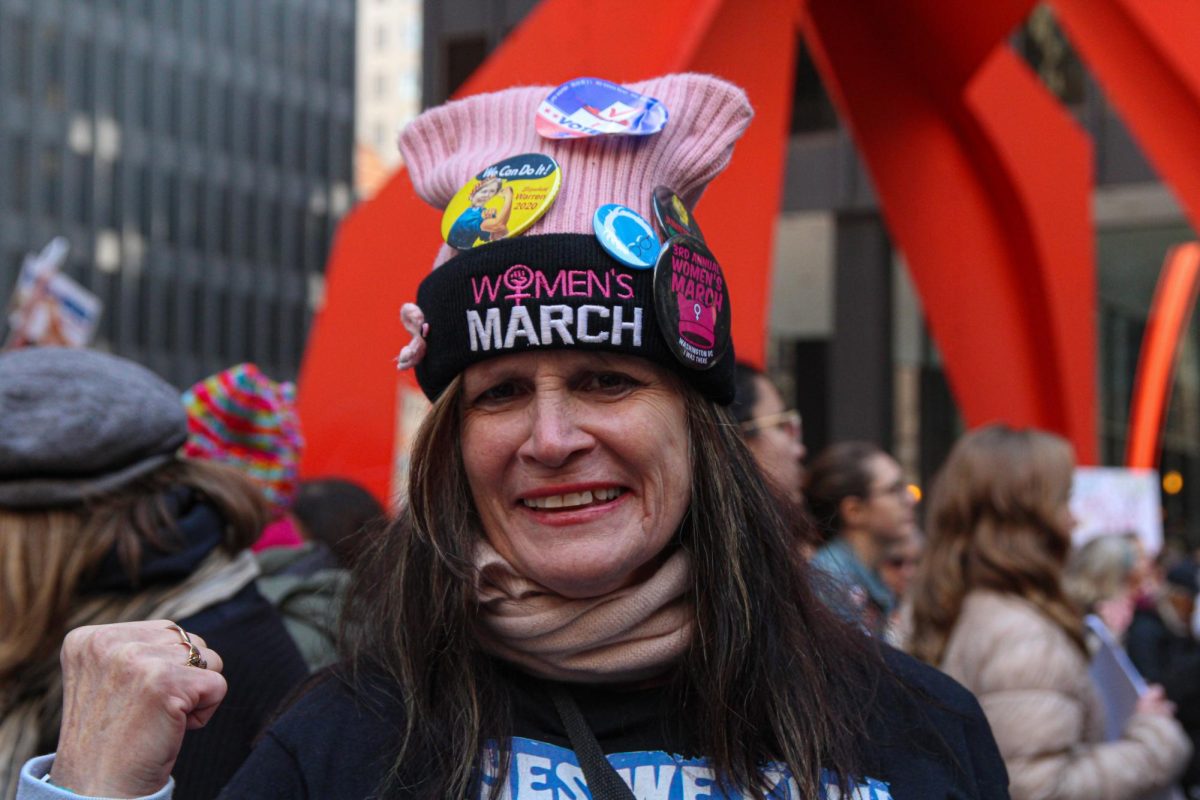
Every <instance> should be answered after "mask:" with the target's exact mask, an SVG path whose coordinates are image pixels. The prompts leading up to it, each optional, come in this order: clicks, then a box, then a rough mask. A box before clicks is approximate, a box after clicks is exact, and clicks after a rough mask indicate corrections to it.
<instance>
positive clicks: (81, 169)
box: [70, 153, 95, 227]
mask: <svg viewBox="0 0 1200 800" xmlns="http://www.w3.org/2000/svg"><path fill="white" fill-rule="evenodd" d="M70 159H71V170H72V172H74V174H75V205H74V207H73V208H72V209H71V216H72V217H73V218H74V220H75V221H76V222H78V223H79V224H80V225H82V226H84V227H91V224H92V217H93V214H94V211H95V202H94V193H95V183H94V181H93V180H92V159H91V158H90V157H88V156H86V155H80V154H78V153H73V154H71V156H70Z"/></svg>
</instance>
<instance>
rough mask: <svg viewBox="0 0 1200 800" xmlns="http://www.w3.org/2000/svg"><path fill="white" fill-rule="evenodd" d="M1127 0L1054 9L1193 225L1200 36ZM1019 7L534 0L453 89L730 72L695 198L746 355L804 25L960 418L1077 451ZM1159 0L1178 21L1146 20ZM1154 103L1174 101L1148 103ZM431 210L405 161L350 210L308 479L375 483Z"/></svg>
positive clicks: (756, 327)
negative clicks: (737, 138)
mask: <svg viewBox="0 0 1200 800" xmlns="http://www.w3.org/2000/svg"><path fill="white" fill-rule="evenodd" d="M1139 2H1142V3H1143V5H1145V4H1144V0H1055V1H1054V2H1053V3H1052V4H1053V6H1054V8H1055V10H1056V11H1057V12H1058V13H1059V14H1060V15H1061V16H1062V18H1063V22H1064V23H1065V24H1066V27H1067V30H1068V32H1069V33H1070V34H1071V35H1072V37H1073V41H1074V42H1075V44H1076V45H1077V46H1078V47H1079V49H1080V51H1081V52H1082V53H1083V54H1084V56H1085V57H1086V58H1087V59H1088V61H1089V63H1090V64H1091V65H1092V66H1093V68H1094V69H1095V71H1096V74H1097V75H1098V76H1099V77H1100V79H1101V81H1103V82H1105V86H1106V88H1109V89H1110V92H1111V95H1112V97H1113V100H1114V102H1116V103H1117V105H1118V106H1119V107H1120V108H1121V109H1122V110H1123V111H1124V112H1125V114H1126V116H1127V119H1129V121H1130V127H1131V129H1132V130H1133V131H1134V132H1135V133H1136V134H1138V135H1139V137H1143V133H1144V129H1145V130H1149V131H1151V132H1152V133H1153V137H1154V138H1153V142H1152V143H1151V142H1149V141H1148V140H1147V139H1146V138H1142V141H1143V143H1144V144H1145V145H1146V148H1147V152H1148V153H1150V155H1151V157H1152V158H1153V159H1154V161H1155V163H1156V164H1157V165H1158V166H1159V168H1160V170H1161V171H1162V172H1163V175H1164V178H1165V179H1166V180H1167V181H1168V182H1170V183H1171V184H1172V185H1173V186H1174V188H1175V189H1176V191H1177V192H1179V193H1180V195H1181V197H1182V198H1183V201H1184V205H1185V207H1186V208H1188V210H1189V213H1190V214H1192V220H1193V224H1196V217H1195V215H1194V214H1195V211H1196V210H1197V209H1200V169H1197V168H1196V166H1200V165H1194V164H1195V162H1196V161H1197V160H1198V159H1200V154H1198V153H1197V152H1196V151H1194V148H1193V150H1191V151H1189V150H1188V149H1187V143H1189V142H1191V143H1194V142H1196V141H1198V140H1200V136H1197V133H1200V102H1198V101H1200V93H1198V92H1197V87H1198V86H1200V81H1198V80H1197V70H1200V55H1197V54H1196V52H1195V48H1189V47H1188V46H1187V45H1185V41H1186V40H1187V39H1188V38H1191V39H1192V40H1194V39H1195V35H1196V33H1200V19H1197V15H1198V14H1200V12H1197V11H1196V10H1195V8H1193V7H1192V6H1191V0H1155V2H1154V3H1153V4H1149V5H1153V6H1154V8H1155V10H1156V11H1155V12H1154V13H1151V12H1149V11H1147V10H1144V9H1139V8H1138V4H1139ZM1033 6H1034V2H1033V0H989V2H987V3H947V2H944V0H658V2H654V3H647V2H644V0H640V1H635V0H609V2H606V3H604V4H602V5H600V4H596V3H592V2H584V0H543V1H542V2H541V3H540V4H539V5H538V6H537V8H536V9H535V10H534V11H533V12H532V13H530V14H529V15H528V16H527V17H526V18H525V20H524V21H523V22H522V23H521V25H519V26H518V27H517V28H516V29H514V30H513V32H512V33H511V34H510V36H509V37H508V38H507V39H506V40H505V42H504V43H503V44H502V45H501V46H500V47H499V48H498V49H497V50H496V51H495V52H494V53H493V54H492V55H491V56H490V57H489V58H488V59H487V61H486V62H485V63H484V64H483V65H482V66H481V67H480V68H479V70H477V72H476V73H475V74H474V75H473V76H472V77H471V78H470V79H469V80H468V81H467V83H466V84H465V85H464V86H463V87H462V88H461V89H460V90H459V92H458V94H459V95H465V94H474V93H477V92H486V91H492V90H495V89H500V88H503V87H506V86H511V85H514V84H521V83H526V84H529V83H540V84H546V85H557V84H559V83H561V82H563V81H566V80H569V79H571V78H574V77H578V76H580V75H596V76H599V77H604V78H607V79H609V80H614V81H618V82H620V81H630V80H637V79H641V78H646V77H650V76H653V75H657V74H662V73H666V72H672V71H685V70H691V71H703V72H710V73H713V74H716V75H720V76H722V77H725V78H727V79H729V80H731V81H733V82H735V83H737V84H740V85H741V86H743V87H745V88H746V90H747V92H748V93H749V96H750V100H751V102H752V103H753V104H754V107H755V110H756V119H755V121H754V123H753V124H752V125H751V127H750V130H749V132H748V134H747V136H746V137H745V138H744V139H743V140H742V141H741V142H740V143H739V144H738V147H737V151H736V154H735V157H734V159H733V162H732V164H731V165H730V168H729V169H728V170H727V171H726V172H725V173H724V174H723V175H722V176H721V177H719V178H718V179H717V180H716V181H715V182H714V183H713V184H712V186H711V187H710V188H709V190H708V192H707V193H706V194H705V196H704V198H703V200H702V201H701V202H700V204H699V205H698V207H697V215H698V216H699V217H700V219H702V220H703V223H704V230H705V234H706V236H708V238H709V239H710V240H711V243H712V246H713V250H714V252H716V253H717V254H719V255H720V257H721V260H722V264H723V266H724V268H725V273H726V276H727V278H728V281H729V284H730V288H731V292H732V300H733V304H734V306H735V307H736V308H738V309H739V311H738V313H737V314H735V322H734V338H735V341H736V345H737V348H738V351H739V353H741V354H743V355H745V356H748V357H749V358H751V360H761V357H762V354H763V351H764V343H765V324H766V314H765V313H762V309H764V308H765V307H766V303H767V300H768V298H767V292H768V287H769V265H770V262H771V257H772V247H771V245H772V239H773V236H774V227H775V220H776V217H777V215H778V213H779V207H780V198H781V192H782V181H783V172H784V154H785V149H786V146H787V139H788V119H789V112H790V103H791V98H792V87H791V86H790V77H791V76H792V74H793V62H794V58H795V48H796V42H797V36H796V33H797V30H800V31H802V32H803V36H804V40H805V42H806V44H807V46H808V47H809V49H810V50H811V52H812V54H813V57H814V60H815V62H816V64H817V66H818V69H819V70H820V72H821V75H822V78H823V80H824V82H825V83H826V86H827V87H828V88H829V90H830V93H831V95H832V96H833V98H834V100H835V103H836V104H837V106H838V109H839V112H840V113H841V115H842V118H843V120H844V121H845V122H846V123H847V125H848V126H849V128H850V130H851V132H852V134H853V136H854V139H855V142H856V144H857V146H858V148H859V152H860V153H861V155H862V157H863V159H864V160H865V162H866V164H867V167H868V169H869V170H870V173H871V176H872V178H873V180H874V183H875V188H876V191H877V193H878V196H879V198H880V204H881V207H882V210H883V214H884V216H885V219H886V222H887V224H888V228H889V230H890V232H891V234H892V236H893V237H894V239H895V241H896V243H897V246H898V247H899V249H900V250H901V251H903V253H904V255H905V257H906V260H907V262H908V265H909V268H910V270H911V272H912V276H913V279H914V281H915V283H916V286H917V289H918V291H919V293H920V296H921V300H922V304H923V306H924V309H925V313H926V316H927V318H928V322H929V326H930V328H931V330H932V333H933V335H934V337H935V339H936V341H937V343H938V347H939V349H940V351H941V353H942V356H943V360H944V363H945V368H946V372H947V374H948V376H949V380H950V384H951V387H952V389H953V391H954V394H955V397H956V399H957V401H958V405H959V407H960V409H961V410H962V412H963V415H964V416H965V418H966V421H967V423H968V424H969V425H972V426H974V425H978V424H982V423H984V422H988V421H991V420H1005V421H1008V422H1010V423H1012V424H1017V425H1035V426H1038V427H1042V428H1047V429H1050V430H1054V431H1057V432H1060V433H1062V434H1063V435H1065V436H1067V437H1068V438H1069V439H1070V440H1071V441H1072V443H1073V444H1074V445H1075V447H1076V450H1077V451H1078V455H1079V458H1080V461H1081V463H1085V464H1086V463H1094V462H1095V460H1096V387H1095V370H1096V357H1095V347H1096V345H1095V339H1096V334H1095V257H1094V244H1093V242H1094V230H1093V225H1092V221H1091V218H1090V211H1089V209H1090V202H1091V190H1092V186H1093V179H1092V174H1091V145H1090V142H1089V140H1088V138H1087V136H1086V135H1085V134H1084V132H1083V131H1082V130H1081V129H1080V128H1079V127H1078V126H1077V125H1076V123H1075V122H1074V121H1073V119H1072V118H1071V117H1070V115H1069V114H1068V113H1067V112H1066V111H1065V110H1064V109H1063V108H1062V107H1061V106H1060V105H1059V104H1058V102H1057V101H1056V100H1055V98H1053V97H1052V96H1051V95H1050V94H1049V93H1048V92H1047V91H1046V90H1045V89H1044V88H1043V87H1042V85H1041V83H1040V82H1039V81H1038V80H1037V79H1036V77H1035V76H1034V75H1033V74H1032V73H1031V72H1030V70H1029V69H1028V68H1027V67H1025V65H1024V64H1023V62H1022V61H1021V60H1020V59H1019V58H1018V57H1017V56H1016V55H1015V54H1014V53H1013V52H1012V51H1011V48H1010V47H1009V45H1008V38H1009V36H1010V35H1011V33H1012V31H1013V29H1014V28H1015V26H1017V25H1019V24H1020V23H1021V22H1022V21H1023V20H1024V19H1025V17H1026V16H1027V15H1028V13H1029V12H1030V10H1031V8H1032V7H1033ZM1165 7H1170V8H1171V9H1173V10H1178V19H1179V20H1180V21H1182V22H1184V23H1186V24H1179V23H1171V22H1167V23H1164V22H1162V21H1161V20H1158V21H1156V20H1155V19H1153V17H1154V14H1155V13H1159V12H1158V10H1159V9H1161V8H1165ZM1173 13H1174V11H1173ZM1130 21H1132V22H1134V23H1136V24H1134V25H1133V26H1132V27H1131V26H1130V25H1128V24H1126V23H1129V22H1130ZM1129 39H1136V41H1135V42H1132V43H1130V42H1129V41H1128V40H1129ZM1131 65H1134V66H1136V67H1137V68H1138V69H1140V70H1141V71H1140V72H1136V71H1130V67H1131ZM1110 73H1111V75H1115V76H1116V78H1115V80H1118V81H1120V82H1121V84H1122V88H1121V90H1120V91H1117V90H1113V89H1112V87H1110V86H1109V80H1110V79H1112V78H1111V75H1110ZM1135 75H1136V76H1137V77H1136V78H1135V77H1134V76H1135ZM1147 82H1152V83H1154V84H1155V85H1156V88H1150V87H1147V86H1146V83H1147ZM1158 84H1164V85H1166V86H1167V88H1165V89H1161V91H1162V92H1163V93H1164V94H1161V95H1160V94H1159V93H1158V92H1159V91H1160V88H1161V87H1158ZM1126 93H1128V95H1129V96H1130V97H1127V96H1126ZM1146 95H1151V96H1152V99H1145V100H1143V99H1140V98H1144V97H1145V96H1146ZM1161 97H1169V98H1172V99H1173V102H1177V103H1181V104H1184V105H1185V106H1186V107H1185V108H1180V107H1178V106H1172V107H1171V108H1169V109H1168V108H1164V107H1163V106H1162V105H1161V103H1162V100H1161ZM1160 151H1161V153H1162V154H1161V155H1160V154H1159V153H1160ZM1189 159H1190V160H1189ZM1189 166H1191V168H1190V169H1189ZM567 179H568V180H569V176H568V177H567ZM439 218H440V214H439V212H438V211H436V210H434V209H431V208H429V207H427V206H426V205H425V204H424V203H422V202H421V201H420V200H419V199H418V198H417V197H416V196H415V194H414V193H413V191H412V188H411V186H410V184H409V181H408V179H407V177H406V176H405V175H404V173H403V171H402V170H401V171H400V172H399V173H397V174H396V175H395V176H393V177H392V179H391V180H390V182H389V183H388V185H387V186H386V187H385V188H384V189H383V191H381V192H380V193H379V194H378V195H377V196H376V197H374V198H373V199H371V200H370V201H368V202H365V203H363V204H361V205H360V206H358V207H357V208H355V209H354V210H353V211H352V212H351V213H350V214H349V215H348V217H347V218H346V220H345V221H344V222H343V224H342V226H341V228H340V230H339V233H338V238H337V241H336V243H335V246H334V248H333V252H332V254H331V259H330V263H329V269H328V274H327V287H326V298H325V303H324V306H323V308H322V309H321V310H320V312H319V313H318V315H317V318H316V320H315V322H314V327H313V332H312V335H311V338H310V341H309V346H308V350H307V352H306V354H305V360H304V365H303V369H302V373H301V376H300V388H301V391H300V412H301V415H302V419H303V421H304V424H305V432H306V435H307V438H308V443H309V444H308V449H307V451H306V455H305V461H304V464H303V472H304V473H305V474H307V475H318V474H334V473H337V474H342V475H347V476H349V477H352V478H355V479H357V480H360V481H362V482H363V483H364V484H366V485H367V486H368V487H370V488H371V489H372V490H373V491H374V492H375V493H376V494H378V495H379V496H381V497H386V496H388V495H389V494H390V491H391V486H390V481H391V478H392V472H393V458H394V456H395V453H394V449H395V441H396V424H397V422H396V420H397V411H396V407H397V394H398V391H399V389H400V387H404V386H408V387H411V386H413V385H414V384H413V383H412V378H411V376H409V375H406V374H402V375H397V374H396V373H395V371H394V370H393V369H392V368H391V365H392V363H393V361H394V359H395V356H396V353H397V352H398V351H399V348H400V347H401V345H402V344H403V343H404V342H405V341H406V340H407V336H406V335H405V334H404V332H403V330H402V328H401V326H400V324H399V320H398V310H399V308H400V305H401V304H402V303H403V302H405V301H406V300H410V299H412V298H413V297H415V296H416V288H417V284H418V283H419V281H420V280H421V278H422V277H423V276H424V275H425V274H426V273H427V272H428V269H429V264H430V263H431V261H432V258H433V254H434V252H435V251H436V248H437V245H438V243H439V239H438V230H439V226H438V222H439ZM755 309H757V310H759V313H754V310H755Z"/></svg>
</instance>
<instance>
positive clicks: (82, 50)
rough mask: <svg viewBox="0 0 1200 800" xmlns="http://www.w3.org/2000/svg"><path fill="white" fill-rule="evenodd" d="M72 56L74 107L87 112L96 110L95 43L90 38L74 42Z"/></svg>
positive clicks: (90, 112)
mask: <svg viewBox="0 0 1200 800" xmlns="http://www.w3.org/2000/svg"><path fill="white" fill-rule="evenodd" d="M72 50H73V52H72V57H73V58H74V59H75V70H74V73H75V81H74V84H75V91H76V92H78V97H77V98H76V99H75V103H74V105H75V107H76V108H79V109H81V110H83V111H84V112H85V113H87V114H92V113H94V112H95V110H96V65H95V64H93V63H92V62H93V61H95V58H96V45H95V43H93V42H92V40H90V39H84V40H82V41H79V42H76V43H75V45H74V46H73V47H72Z"/></svg>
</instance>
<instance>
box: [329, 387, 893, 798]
mask: <svg viewBox="0 0 1200 800" xmlns="http://www.w3.org/2000/svg"><path fill="white" fill-rule="evenodd" d="M679 390H680V391H681V392H683V393H684V395H685V398H686V404H687V411H688V425H689V434H690V437H691V439H690V440H691V458H692V464H693V476H694V477H693V481H692V502H691V506H690V509H689V512H688V513H687V514H686V515H685V518H684V520H683V522H682V524H681V526H680V530H679V532H678V533H677V535H676V539H675V543H674V544H673V545H670V546H678V547H682V548H683V549H685V550H686V551H687V552H688V553H689V555H690V557H691V563H692V570H693V574H692V588H691V596H692V599H693V607H694V613H695V631H696V633H695V635H694V637H693V640H692V643H691V646H690V648H689V651H688V653H687V655H686V656H685V657H684V659H683V662H682V664H681V665H680V668H679V669H678V670H677V671H676V673H675V675H674V676H673V678H672V681H673V682H672V687H671V690H672V691H674V692H676V693H677V695H676V696H677V697H678V698H679V702H680V703H681V706H680V707H681V708H682V707H684V705H683V704H686V707H687V709H688V714H689V715H691V717H692V718H693V724H692V725H691V726H690V727H691V729H692V730H693V731H695V733H696V736H697V738H698V741H697V742H696V744H697V745H698V746H699V747H700V748H701V750H700V752H702V753H704V754H705V755H706V756H707V757H708V759H709V760H710V762H711V764H712V767H713V768H714V770H715V771H716V774H717V775H718V776H719V780H720V781H721V782H722V783H723V784H724V785H726V786H730V787H732V786H737V787H739V788H741V789H743V790H750V791H757V792H761V793H765V787H764V779H763V776H762V773H761V769H762V767H763V765H764V764H765V763H766V762H768V761H782V762H784V763H785V764H786V765H787V766H788V768H789V770H790V771H791V773H792V775H793V776H794V777H795V779H796V781H797V783H798V784H799V787H800V790H801V794H802V795H803V796H806V797H817V796H819V795H820V793H821V789H820V788H819V787H820V784H821V780H820V776H821V769H822V767H824V768H826V769H828V770H829V771H830V772H831V773H833V774H834V775H836V776H837V778H838V780H840V781H842V782H843V786H846V785H847V782H848V781H849V780H850V778H851V777H852V775H854V774H855V773H856V771H858V769H859V765H860V760H861V759H860V749H861V747H862V741H863V740H864V738H865V732H866V719H865V713H866V708H867V707H869V705H870V704H869V702H866V697H867V695H869V694H871V693H872V692H873V691H874V689H875V688H876V687H875V685H874V683H873V682H874V681H875V680H877V679H878V677H879V676H880V675H881V674H882V672H883V667H882V664H881V660H880V659H879V656H878V654H877V652H876V651H875V650H874V649H873V647H872V646H870V645H868V643H867V640H866V639H865V637H863V636H862V635H861V634H859V633H858V632H857V631H856V630H854V629H852V628H851V627H849V626H848V625H847V624H845V623H842V622H841V621H840V620H838V619H836V618H835V617H834V616H833V615H832V614H831V613H830V612H829V611H828V610H827V609H826V608H825V607H824V605H823V604H822V603H821V602H820V601H819V600H818V599H817V598H816V596H815V595H814V593H813V592H812V589H811V588H810V586H809V581H808V572H807V567H806V566H805V564H804V563H803V560H802V559H801V558H800V556H799V554H798V548H797V547H796V540H795V534H794V524H793V523H790V522H786V521H785V520H784V518H783V516H782V515H781V512H780V507H779V506H778V505H777V504H776V503H775V502H774V500H773V499H772V498H771V496H770V494H769V492H768V489H767V488H766V486H765V485H764V483H763V481H762V480H761V478H760V477H759V475H758V472H757V469H756V467H755V464H754V461H753V458H752V456H751V455H750V453H749V451H747V450H746V449H745V446H744V445H743V444H742V442H741V438H740V437H739V435H738V433H737V427H736V425H734V424H733V422H732V420H731V418H730V417H729V416H728V415H727V414H726V412H725V411H723V410H721V409H719V408H718V407H716V406H715V405H713V404H712V403H711V402H710V401H708V400H706V399H704V398H703V397H702V396H701V395H699V394H698V393H697V392H695V391H694V390H692V389H691V388H689V387H687V386H685V385H682V384H681V386H680V389H679ZM460 393H461V376H460V377H459V378H456V379H455V381H454V382H452V383H451V384H450V386H449V387H448V388H447V389H446V391H445V392H444V393H443V394H442V396H441V397H440V398H439V399H438V400H437V401H436V402H434V404H433V407H432V409H431V410H430V413H429V415H428V416H427V417H426V419H425V422H424V424H423V425H422V427H421V430H420V431H419V433H418V435H417V437H416V440H415V443H414V448H413V453H412V461H411V464H412V471H411V473H410V480H409V493H408V500H409V503H408V506H407V508H406V509H405V510H404V511H403V512H402V513H401V515H400V516H399V518H398V519H397V520H396V521H395V522H394V523H393V524H392V526H391V527H390V529H389V530H388V531H387V532H386V533H384V534H383V535H382V536H379V537H377V538H376V539H375V541H374V543H373V546H372V549H371V550H370V551H369V552H368V553H366V554H365V555H364V556H363V557H362V558H360V560H359V561H358V563H357V566H356V575H355V580H353V581H352V583H351V594H350V597H349V600H348V605H347V615H346V622H347V629H346V636H347V640H346V641H347V644H348V646H349V650H348V652H349V655H350V658H351V665H352V666H353V667H354V674H355V676H356V677H357V678H358V679H359V680H362V679H363V678H364V677H365V676H368V675H371V676H381V677H382V679H383V680H384V681H385V682H386V683H388V684H391V685H393V686H396V687H399V694H400V699H401V701H402V702H403V705H404V710H405V721H404V722H405V724H404V731H403V741H401V742H400V743H399V744H398V747H397V753H396V758H395V760H394V762H393V766H392V769H391V771H390V773H389V775H388V778H387V779H386V781H387V782H386V783H385V786H383V787H381V795H380V796H390V795H391V794H393V793H394V792H395V791H396V789H397V788H398V787H399V786H400V785H401V784H403V785H404V787H405V788H406V789H408V790H409V791H415V792H417V794H418V796H420V797H428V798H444V797H462V796H466V795H467V794H469V793H474V794H476V795H477V794H478V791H477V788H476V787H474V786H473V785H472V782H473V780H475V776H474V774H473V771H474V769H475V768H476V766H477V764H478V757H479V754H480V753H481V752H483V750H484V748H485V747H486V745H487V743H488V742H489V741H492V742H496V743H498V744H499V746H500V750H501V752H502V754H503V755H502V758H501V763H500V775H499V778H498V780H497V781H496V783H495V784H494V786H493V791H494V792H496V793H498V792H499V791H500V788H501V786H502V785H503V782H504V780H503V776H504V775H505V774H506V771H507V768H508V765H507V755H506V751H507V749H508V748H507V746H506V745H507V742H508V741H509V739H510V737H511V735H512V734H511V725H512V709H511V708H510V706H509V701H508V698H507V695H506V694H505V692H504V690H503V684H502V681H501V680H500V679H499V677H498V675H497V666H496V664H495V662H493V661H492V660H491V659H490V658H488V657H487V656H485V655H484V654H483V653H482V651H481V650H480V648H479V646H478V645H477V644H476V641H477V637H476V599H475V594H474V589H473V586H474V567H473V560H472V555H473V552H474V546H475V543H476V542H477V541H478V539H479V537H480V536H481V535H482V533H481V529H480V526H479V522H478V519H477V518H476V514H475V511H474V507H473V504H472V500H471V494H470V490H469V487H468V485H467V480H466V477H465V472H464V469H463V463H462V455H461V451H460V439H459V434H460V413H459V403H460ZM414 764H419V765H420V769H419V770H418V772H419V773H420V774H419V776H417V778H416V779H417V780H418V781H419V783H418V784H417V785H414V783H413V779H414V776H413V775H412V771H413V770H411V769H409V768H406V765H408V766H410V767H411V765H414Z"/></svg>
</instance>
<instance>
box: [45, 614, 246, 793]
mask: <svg viewBox="0 0 1200 800" xmlns="http://www.w3.org/2000/svg"><path fill="white" fill-rule="evenodd" d="M191 640H192V642H193V644H194V645H195V647H196V649H197V650H198V651H199V655H200V658H202V659H203V660H204V661H206V662H207V667H206V668H203V669H202V668H198V667H197V666H189V664H188V660H189V656H190V653H191V651H190V649H189V648H188V646H187V644H186V643H185V642H184V640H183V637H182V635H181V634H180V633H179V631H178V630H177V629H176V628H175V627H174V623H172V622H171V621H170V620H151V621H147V622H126V623H121V624H117V625H97V626H90V627H83V628H76V629H75V630H73V631H71V632H70V633H68V634H67V636H66V638H65V639H64V640H63V647H62V654H61V661H62V671H63V721H62V728H61V730H60V733H59V740H58V755H57V756H56V757H55V759H54V766H53V768H52V770H51V774H50V780H51V781H52V782H54V783H55V784H57V785H59V786H62V787H65V788H68V789H70V790H71V791H73V792H75V793H76V794H85V795H100V796H104V797H140V796H143V795H148V794H153V793H154V792H157V791H158V790H159V789H161V788H162V787H163V786H164V785H166V783H167V781H168V779H169V778H170V776H171V768H172V767H174V765H175V759H176V758H177V757H178V755H179V748H180V746H181V745H182V744H183V734H184V732H185V731H189V730H194V729H196V728H202V727H204V725H205V724H206V723H207V722H208V720H209V719H210V718H211V717H212V715H213V712H214V711H216V710H217V706H218V705H219V704H220V702H221V700H222V699H223V698H224V697H225V690H226V688H227V686H226V683H225V679H224V678H223V677H222V676H221V657H220V656H219V655H217V654H216V653H215V652H214V651H212V650H209V649H208V648H207V647H205V646H204V642H203V640H201V639H200V637H199V636H192V637H191Z"/></svg>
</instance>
